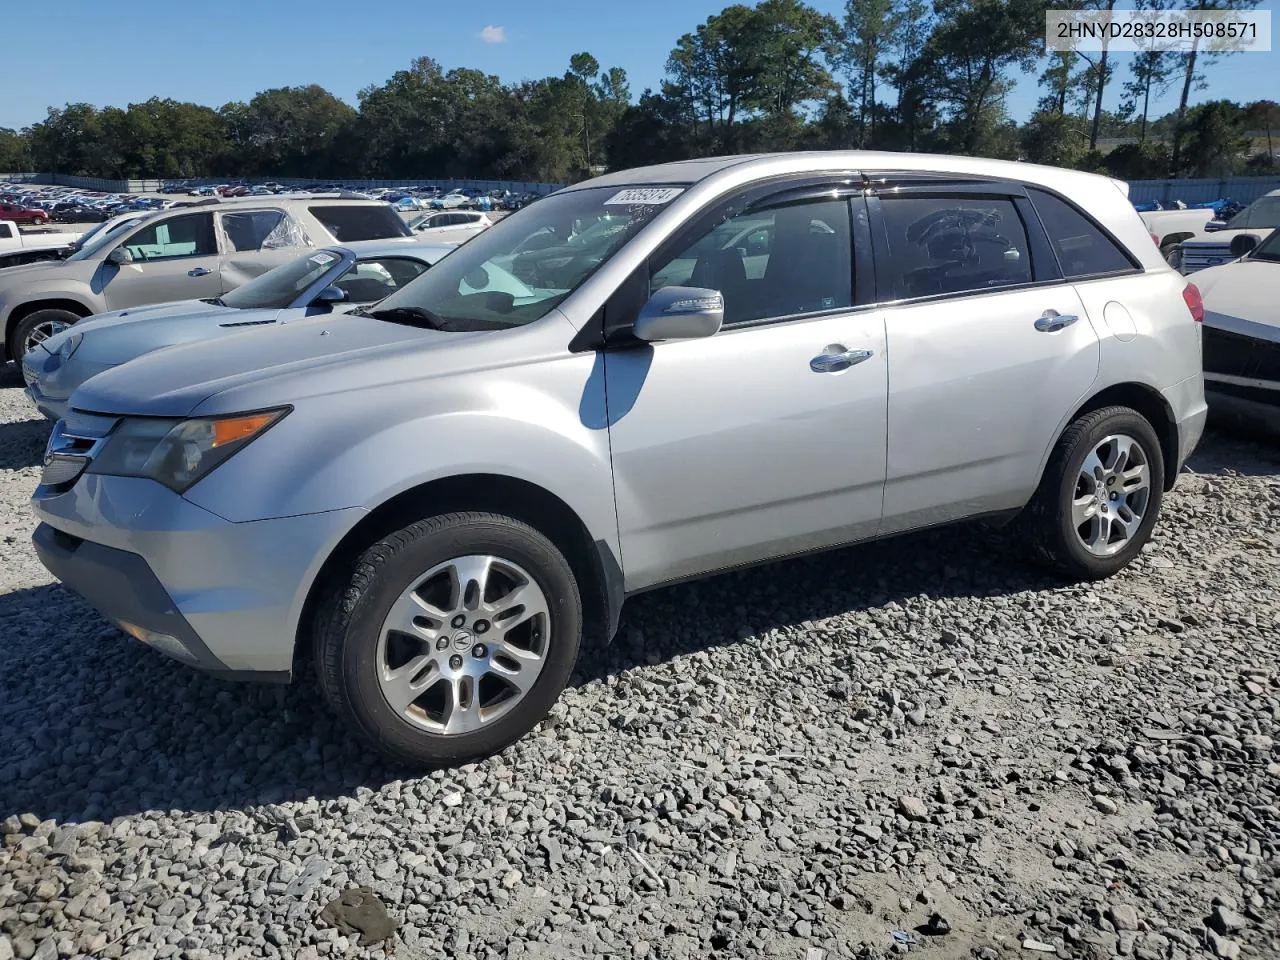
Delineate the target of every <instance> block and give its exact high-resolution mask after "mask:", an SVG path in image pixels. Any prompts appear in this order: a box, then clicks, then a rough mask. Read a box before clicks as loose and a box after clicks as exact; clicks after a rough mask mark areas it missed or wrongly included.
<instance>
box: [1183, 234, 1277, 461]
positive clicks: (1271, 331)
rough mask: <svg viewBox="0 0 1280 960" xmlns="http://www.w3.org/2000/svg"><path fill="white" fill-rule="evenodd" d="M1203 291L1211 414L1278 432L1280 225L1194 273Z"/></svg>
mask: <svg viewBox="0 0 1280 960" xmlns="http://www.w3.org/2000/svg"><path fill="white" fill-rule="evenodd" d="M1196 286H1198V287H1199V288H1200V290H1201V292H1202V293H1203V295H1204V389H1205V396H1206V398H1207V399H1208V403H1209V410H1210V413H1211V414H1213V415H1214V416H1215V418H1221V419H1222V420H1227V421H1234V422H1235V423H1237V424H1239V425H1242V426H1248V427H1251V428H1257V429H1261V430H1264V431H1266V432H1268V433H1271V434H1273V435H1276V436H1280V309H1277V304H1280V230H1273V231H1272V232H1271V233H1270V234H1269V235H1268V236H1267V237H1266V238H1265V239H1264V240H1263V241H1262V243H1260V244H1259V245H1258V246H1256V247H1254V248H1253V249H1252V250H1251V251H1249V252H1248V253H1247V254H1245V255H1244V256H1243V257H1241V258H1240V259H1238V260H1236V261H1234V262H1232V263H1227V264H1223V265H1222V266H1217V267H1209V268H1208V269H1206V270H1203V271H1201V272H1200V273H1198V274H1196Z"/></svg>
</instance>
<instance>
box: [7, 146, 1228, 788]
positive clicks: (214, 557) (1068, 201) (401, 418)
mask: <svg viewBox="0 0 1280 960" xmlns="http://www.w3.org/2000/svg"><path fill="white" fill-rule="evenodd" d="M851 171H856V172H851ZM606 214H607V215H609V216H610V219H613V218H621V219H624V220H625V221H626V227H625V228H624V229H621V230H611V231H600V232H598V233H596V234H595V235H594V236H595V237H596V241H595V243H593V244H592V245H590V246H585V247H583V248H582V249H580V250H578V252H577V255H576V258H575V261H574V262H573V263H572V264H566V263H563V262H561V260H562V257H563V248H562V247H555V248H552V249H551V250H550V251H549V255H550V256H552V257H553V258H554V259H555V261H556V262H555V263H554V264H553V265H552V266H551V267H550V268H549V269H547V270H539V269H537V268H536V266H535V268H534V269H533V270H532V271H531V272H532V275H534V276H539V277H543V278H545V279H544V280H543V282H542V283H541V284H540V285H532V284H527V283H520V282H519V281H516V282H517V283H518V284H519V285H518V286H516V285H512V280H511V279H509V278H510V276H511V275H510V274H509V273H508V272H507V271H506V270H505V268H504V267H503V264H504V263H506V262H509V261H510V259H511V257H512V251H513V250H515V249H516V248H517V247H519V246H520V245H521V244H522V243H523V242H524V241H525V240H526V239H527V238H529V237H530V236H532V235H534V234H538V233H541V232H542V231H544V230H545V229H546V228H547V227H548V226H551V227H554V228H556V229H555V233H556V234H557V235H563V229H564V227H565V225H567V224H572V223H574V222H588V221H598V220H600V219H601V218H602V217H604V216H605V215H606ZM744 230H745V231H746V235H747V236H750V237H752V238H753V239H751V241H750V243H749V244H748V245H746V246H744V244H743V242H742V241H743V239H744ZM756 235H758V236H759V239H754V238H755V237H756ZM493 286H497V287H498V289H492V287H493ZM1199 307H1200V301H1199V296H1198V293H1197V292H1196V288H1195V286H1194V285H1192V284H1188V283H1187V281H1186V280H1185V279H1184V278H1182V277H1180V276H1179V275H1178V274H1177V273H1176V272H1175V271H1173V270H1171V269H1170V268H1169V267H1168V265H1167V264H1166V263H1165V262H1164V261H1163V260H1162V259H1161V257H1160V256H1159V252H1158V250H1157V249H1156V247H1155V246H1154V245H1153V244H1152V243H1151V241H1150V238H1149V236H1148V233H1147V231H1146V229H1145V228H1144V226H1143V225H1142V221H1141V220H1140V219H1139V217H1138V214H1137V213H1136V212H1135V211H1134V210H1133V208H1132V207H1131V206H1130V205H1129V204H1128V203H1127V202H1126V201H1125V194H1124V192H1123V184H1117V182H1116V181H1113V180H1110V179H1107V178H1104V177H1099V176H1097V175H1093V174H1086V173H1081V172H1077V171H1066V170H1058V169H1054V168H1049V167H1040V166H1035V165H1032V164H1023V163H1005V162H999V161H989V160H982V159H976V158H967V157H935V156H927V155H922V154H877V153H867V154H864V153H856V152H833V153H793V154H783V155H773V156H758V157H753V158H750V159H744V158H742V157H735V158H723V159H719V160H705V159H704V160H696V161H687V162H682V163H668V164H663V165H661V166H657V167H650V168H641V169H632V170H625V171H620V172H618V173H613V174H609V175H607V176H604V177H600V178H597V179H594V180H589V181H586V182H583V183H579V184H576V185H574V186H573V187H570V188H567V189H564V190H561V191H559V192H558V193H555V194H552V195H551V196H549V197H547V198H545V199H542V200H540V201H538V202H537V203H536V204H533V205H532V206H530V207H528V208H526V209H524V210H521V211H518V212H517V213H514V214H512V215H511V216H510V217H507V218H505V219H504V220H502V221H501V222H499V223H497V224H496V225H495V226H493V227H492V228H491V229H489V230H486V231H484V233H482V234H481V235H479V236H478V237H476V238H474V239H473V240H471V241H469V242H467V243H466V244H463V245H461V246H459V247H458V248H457V249H456V250H455V251H454V252H453V253H451V254H449V255H448V256H447V257H445V258H444V259H443V260H441V261H440V262H439V263H437V264H436V265H435V266H433V267H432V268H431V269H429V270H427V271H426V272H425V273H424V274H423V275H422V276H420V277H418V279H416V280H414V281H413V282H411V283H409V284H407V285H406V286H404V287H403V288H401V289H400V290H399V291H397V292H396V293H394V294H392V295H391V296H390V297H388V298H386V299H385V300H382V301H380V302H379V303H378V304H377V307H376V309H373V310H369V311H367V312H362V313H361V314H360V318H359V322H353V320H354V318H343V319H342V320H341V321H340V322H328V321H325V320H314V321H304V322H298V323H292V324H288V325H286V326H281V327H276V328H272V329H268V330H263V331H258V332H255V333H253V334H252V335H250V334H245V335H243V336H238V337H225V338H222V339H220V340H217V341H211V342H204V343H197V344H188V345H178V346H174V347H170V348H167V349H165V350H162V351H157V352H155V353H152V354H149V355H147V356H143V357H140V358H138V359H137V360H133V361H131V362H130V363H127V364H124V365H122V366H120V367H118V368H116V369H114V370H108V371H106V372H105V373H102V374H99V375H98V376H95V377H93V378H92V379H90V380H88V381H86V382H85V383H84V384H82V385H81V386H80V388H79V389H78V390H76V392H75V394H74V395H73V396H72V400H71V406H72V408H73V409H72V411H71V413H70V414H69V415H68V417H67V418H66V419H65V420H63V421H60V422H59V423H58V424H57V425H56V426H55V427H54V431H53V435H52V438H51V440H50V443H49V448H48V453H47V456H46V461H45V467H44V472H43V475H42V478H41V483H40V486H39V487H38V488H37V490H36V492H35V495H34V497H33V500H32V504H33V507H34V509H35V512H36V514H37V516H38V518H39V521H40V524H39V526H38V527H37V529H36V531H35V533H34V537H33V539H34V542H35V546H36V550H37V552H38V553H39V555H40V557H41V559H42V560H43V562H44V564H45V565H46V566H47V567H48V569H49V570H50V571H52V572H53V574H54V575H55V576H57V577H58V578H59V579H61V580H62V581H63V582H64V583H65V584H66V585H67V586H68V587H70V588H71V589H73V590H76V591H78V592H79V593H81V594H82V595H83V596H85V597H86V598H87V599H88V601H89V602H90V603H92V604H93V605H94V606H96V607H97V608H98V610H100V611H101V612H102V613H103V614H104V615H105V616H106V617H107V618H108V619H110V620H112V621H113V622H115V623H116V624H118V625H120V626H121V627H122V629H123V630H124V631H125V632H127V633H128V634H130V635H131V636H133V637H136V638H138V639H140V640H142V641H143V642H145V643H148V644H150V645H152V646H153V647H155V648H156V649H158V650H161V651H163V652H165V653H167V654H168V655H170V656H172V657H174V658H176V659H178V660H180V661H182V662H185V663H187V664H191V665H193V666H198V667H202V668H205V669H209V670H213V671H219V672H222V673H225V674H229V675H231V676H240V677H246V676H250V677H257V678H260V679H273V680H281V681H283V680H287V679H288V678H289V677H290V675H291V671H292V670H293V666H294V663H295V661H296V660H297V659H298V655H299V654H300V653H303V652H307V653H309V654H310V659H311V661H312V662H313V663H314V664H315V667H316V669H317V670H318V672H319V676H320V687H321V689H322V690H323V692H324V695H325V697H326V698H327V699H328V700H329V701H330V703H331V704H332V705H333V706H334V707H335V708H336V709H337V710H338V711H339V712H340V713H341V714H342V715H343V716H344V717H345V718H346V719H347V720H348V721H349V723H350V724H351V726H352V727H353V729H355V730H356V731H358V732H359V733H360V734H361V735H362V736H363V737H364V738H365V739H366V740H367V741H368V742H369V743H370V744H371V745H372V746H373V747H375V748H376V749H378V750H381V751H382V752H384V753H386V754H388V755H390V756H392V757H396V758H398V759H400V760H404V761H409V762H414V763H454V762H461V761H464V760H469V759H473V758H476V757H481V756H484V755H487V754H489V753H492V752H493V751H496V750H499V749H501V748H502V747H504V746H505V745H507V744H509V743H510V742H512V741H513V740H515V739H516V738H518V737H520V736H522V735H523V734H525V733H526V732H527V731H529V730H530V729H531V728H532V727H533V726H534V724H536V723H537V722H538V721H539V720H540V719H541V718H542V717H543V715H544V714H545V713H546V711H547V710H548V708H549V707H550V706H551V704H552V703H553V702H554V701H555V699H556V698H557V696H558V695H559V693H560V691H561V689H562V688H563V686H564V684H565V682H566V680H567V679H568V677H569V675H570V672H571V671H572V669H573V666H574V663H575V661H576V659H577V656H578V652H579V649H580V647H581V646H582V644H583V643H584V642H586V643H598V642H604V641H606V640H607V639H608V637H609V636H610V635H611V634H612V633H613V631H614V629H615V628H616V626H617V623H618V617H619V611H620V609H621V606H622V603H623V600H624V598H625V597H626V596H628V595H631V594H634V593H637V592H639V591H642V590H646V589H649V588H652V587H656V586H659V585H661V584H664V583H669V582H672V581H675V580H682V579H686V578H690V577H695V576H701V575H704V574H708V573H712V572H714V571H719V570H725V569H730V568H736V567H740V566H742V565H744V564H749V563H754V562H761V561H767V560H770V559H773V558H777V557H782V556H788V555H792V554H795V553H800V552H806V551H815V550H821V549H826V548H830V547H835V546H838V545H842V544H847V543H851V542H855V541H859V540H866V539H869V538H874V537H881V536H889V535H892V534H895V533H899V532H902V531H905V530H911V529H915V528H918V527H923V526H933V525H936V524H940V523H945V522H949V521H955V520H960V519H963V518H968V517H973V516H977V515H983V516H990V517H999V518H1006V519H1008V518H1013V522H1014V524H1015V526H1014V528H1013V529H1014V530H1015V531H1016V535H1015V536H1014V537H1013V538H1012V540H1011V542H1014V543H1017V544H1019V545H1022V546H1026V547H1027V548H1028V550H1029V552H1030V553H1032V554H1033V555H1034V556H1036V557H1037V558H1038V559H1040V560H1041V561H1043V562H1045V563H1046V564H1048V565H1049V566H1050V567H1051V568H1052V569H1054V570H1056V571H1058V572H1059V573H1060V574H1062V575H1064V576H1066V577H1069V578H1072V579H1093V578H1099V577H1104V576H1107V575H1109V574H1112V573H1115V572H1116V571H1118V570H1120V569H1121V568H1123V567H1124V566H1125V565H1126V564H1128V563H1129V562H1130V561H1131V560H1132V559H1133V558H1134V557H1135V556H1136V555H1137V554H1138V553H1139V551H1141V549H1142V548H1143V545H1144V544H1145V543H1146V541H1147V539H1148V537H1149V536H1150V535H1151V532H1152V529H1153V527H1154V526H1155V523H1156V519H1157V517H1158V515H1159V512H1160V506H1161V499H1162V496H1163V494H1164V492H1165V491H1166V490H1168V489H1169V488H1170V487H1171V486H1172V485H1173V483H1174V481H1175V478H1176V476H1177V474H1178V472H1179V470H1180V469H1181V466H1182V463H1183V461H1184V460H1185V459H1186V457H1187V455H1188V454H1189V453H1190V451H1191V450H1192V448H1193V447H1194V446H1195V444H1196V441H1197V439H1198V438H1199V435H1200V432H1201V429H1202V425H1203V421H1204V417H1205V404H1204V396H1203V381H1202V378H1201V366H1200V363H1201V358H1200V325H1199V324H1198V323H1196V322H1194V321H1195V319H1197V313H1198V311H1199ZM860 562H864V563H869V562H874V555H873V554H871V553H866V554H864V555H862V557H861V560H860ZM799 602H801V604H802V601H799ZM801 612H802V613H803V610H801Z"/></svg>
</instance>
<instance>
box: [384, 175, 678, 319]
mask: <svg viewBox="0 0 1280 960" xmlns="http://www.w3.org/2000/svg"><path fill="white" fill-rule="evenodd" d="M681 192H682V188H680V187H645V188H634V189H619V188H618V187H592V188H587V189H585V190H574V191H571V192H568V193H558V194H553V195H552V196H550V197H547V198H546V199H545V200H540V201H539V202H538V203H536V204H533V205H532V206H529V207H525V208H524V209H523V210H519V211H517V212H516V213H513V214H512V215H511V216H509V217H507V218H506V219H504V220H502V221H500V222H499V223H498V224H497V225H496V226H493V227H490V228H489V229H488V230H485V231H484V232H483V233H481V234H479V235H478V236H476V237H473V238H472V239H471V240H469V241H467V243H465V244H463V245H461V246H459V247H458V248H457V249H456V250H454V251H453V252H452V253H450V254H449V255H448V256H447V257H445V258H444V259H443V260H441V261H440V262H439V263H438V264H436V266H434V267H432V268H431V269H430V270H428V271H427V272H426V273H425V274H423V275H422V276H421V277H419V278H418V279H417V280H415V281H413V283H410V284H409V285H408V286H406V287H404V288H403V289H401V290H399V291H398V292H396V293H394V294H392V295H391V296H389V297H387V298H386V299H385V300H383V301H382V302H381V303H379V304H378V310H377V311H376V313H377V314H384V313H386V312H387V311H389V310H409V311H412V310H418V311H422V312H425V313H426V314H429V315H431V316H434V317H438V318H440V319H441V320H443V321H445V322H447V323H448V329H450V330H489V329H493V328H494V326H495V325H496V326H512V327H514V326H520V325H522V324H526V323H532V322H533V321H535V320H539V319H541V318H542V317H544V316H546V315H547V314H548V313H549V312H550V311H551V310H552V309H553V308H554V307H555V306H556V305H557V304H559V303H560V301H562V300H564V298H565V297H567V296H568V295H569V294H571V293H572V292H573V291H574V290H576V289H577V288H578V287H579V286H581V285H582V283H583V281H585V280H586V279H587V277H589V276H590V275H591V274H592V273H594V272H595V271H596V270H597V269H598V268H599V267H600V265H601V264H602V263H604V262H605V261H606V260H608V259H609V258H610V257H611V256H613V254H614V253H615V252H617V250H618V249H619V248H620V247H621V246H622V245H623V244H624V243H626V242H627V241H628V240H630V239H631V238H632V237H633V236H635V235H636V233H638V232H639V231H640V229H641V228H642V227H643V226H644V225H645V224H646V223H648V222H649V221H650V220H652V219H653V218H654V217H655V216H656V215H657V214H658V213H659V212H660V211H661V210H663V209H664V208H665V206H666V205H667V204H668V203H670V202H671V201H672V200H674V199H675V198H676V197H677V196H678V195H679V194H680V193H681Z"/></svg>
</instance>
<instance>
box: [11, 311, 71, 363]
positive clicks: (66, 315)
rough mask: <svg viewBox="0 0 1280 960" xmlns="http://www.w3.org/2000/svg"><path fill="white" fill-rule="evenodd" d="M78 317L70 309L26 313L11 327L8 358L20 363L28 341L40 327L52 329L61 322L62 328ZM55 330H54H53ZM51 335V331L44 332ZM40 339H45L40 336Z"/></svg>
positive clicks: (25, 352)
mask: <svg viewBox="0 0 1280 960" xmlns="http://www.w3.org/2000/svg"><path fill="white" fill-rule="evenodd" d="M79 319H80V317H79V316H78V315H77V314H74V313H72V312H71V311H70V310H57V309H52V308H51V309H48V310H36V311H35V312H33V313H29V314H27V315H26V316H25V317H23V318H22V319H21V320H19V321H18V322H17V323H16V324H14V327H13V333H12V335H11V336H10V337H9V359H11V360H13V361H14V362H15V363H21V362H22V358H23V357H25V356H26V355H27V346H28V341H29V340H31V339H32V338H33V336H34V335H36V334H37V332H39V331H40V330H41V328H45V329H52V328H53V327H55V326H57V325H58V324H61V326H62V327H63V328H65V327H69V326H71V325H72V324H74V323H76V322H77V321H79ZM54 332H56V331H54ZM47 336H52V333H48V334H46V337H47ZM41 339H45V337H42V338H41Z"/></svg>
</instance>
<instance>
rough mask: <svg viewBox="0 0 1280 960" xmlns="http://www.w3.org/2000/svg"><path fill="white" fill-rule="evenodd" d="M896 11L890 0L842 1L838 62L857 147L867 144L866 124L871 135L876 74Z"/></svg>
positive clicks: (873, 121) (890, 38)
mask: <svg viewBox="0 0 1280 960" xmlns="http://www.w3.org/2000/svg"><path fill="white" fill-rule="evenodd" d="M896 14H897V11H896V10H895V6H894V2H893V0H848V3H846V4H845V8H844V38H843V39H844V54H843V57H842V62H843V65H844V69H845V75H846V77H847V78H848V80H849V92H850V94H851V95H852V96H853V98H854V102H855V103H856V104H857V105H858V146H859V147H862V146H865V145H866V143H867V139H868V133H867V130H868V127H870V138H871V139H874V138H875V117H876V77H877V75H878V74H879V73H880V71H881V69H882V67H883V63H882V58H883V57H884V54H885V48H886V47H887V46H889V44H890V43H891V42H892V38H893V35H894V32H895V30H896V26H897V24H896V22H895V21H896ZM829 107H830V104H828V109H829Z"/></svg>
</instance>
